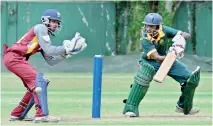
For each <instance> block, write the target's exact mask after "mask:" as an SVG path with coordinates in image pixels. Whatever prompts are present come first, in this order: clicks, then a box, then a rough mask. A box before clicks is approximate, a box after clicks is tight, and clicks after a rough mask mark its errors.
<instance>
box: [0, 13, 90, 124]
mask: <svg viewBox="0 0 213 126" xmlns="http://www.w3.org/2000/svg"><path fill="white" fill-rule="evenodd" d="M41 21H42V23H41V24H37V25H35V26H34V27H33V28H32V29H30V30H29V31H28V32H27V33H26V34H25V35H24V36H23V37H22V38H21V39H20V40H19V41H18V42H16V43H14V44H13V45H12V46H11V47H10V48H8V46H7V45H6V44H5V45H4V55H3V61H4V64H5V66H6V67H7V69H8V70H10V71H11V72H13V73H14V74H15V75H16V76H18V77H19V78H20V79H21V80H22V81H23V84H24V86H25V87H26V88H27V91H26V93H25V95H24V97H23V98H22V100H21V101H20V103H19V105H18V106H17V107H16V108H15V109H14V110H13V111H12V112H11V116H10V120H13V121H14V120H32V119H30V118H27V117H26V114H27V112H28V111H29V110H30V108H31V107H32V106H33V105H34V104H35V108H36V113H35V117H34V119H33V120H34V122H58V121H59V118H57V117H53V116H49V110H48V104H47V85H48V83H49V81H48V80H47V79H45V78H44V75H43V74H42V73H39V72H36V70H35V69H34V68H33V67H32V66H31V65H30V64H29V63H28V61H27V60H28V59H29V57H30V56H31V55H33V54H35V53H37V52H41V54H42V56H43V57H44V59H45V60H46V61H47V63H48V64H49V65H55V64H57V63H59V62H60V61H62V60H64V59H66V58H68V57H71V56H73V55H75V54H78V53H80V52H81V51H83V50H84V49H85V48H86V47H87V44H86V42H85V38H83V37H81V36H80V33H78V32H77V33H76V34H75V36H74V37H73V39H72V40H64V41H63V46H57V47H56V46H53V45H52V44H51V40H50V35H54V32H55V31H57V30H58V29H59V28H60V26H61V25H60V24H61V16H60V13H59V12H58V11H56V10H54V9H47V10H46V11H44V12H43V14H42V16H41Z"/></svg>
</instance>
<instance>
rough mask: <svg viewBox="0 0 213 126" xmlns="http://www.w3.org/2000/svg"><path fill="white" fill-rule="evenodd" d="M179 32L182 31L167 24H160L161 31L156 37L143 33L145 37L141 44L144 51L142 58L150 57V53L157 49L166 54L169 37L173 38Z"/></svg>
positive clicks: (160, 53)
mask: <svg viewBox="0 0 213 126" xmlns="http://www.w3.org/2000/svg"><path fill="white" fill-rule="evenodd" d="M177 34H181V31H179V30H176V29H173V28H171V27H168V26H165V25H163V26H160V32H159V35H158V37H157V38H156V39H154V38H152V37H151V36H150V35H148V34H146V33H143V36H144V37H143V38H142V40H141V44H142V48H143V51H144V52H143V54H142V58H144V59H150V55H151V54H152V53H153V52H155V51H157V52H158V54H159V55H161V56H163V55H166V51H167V42H168V39H169V38H173V37H174V36H176V35H177Z"/></svg>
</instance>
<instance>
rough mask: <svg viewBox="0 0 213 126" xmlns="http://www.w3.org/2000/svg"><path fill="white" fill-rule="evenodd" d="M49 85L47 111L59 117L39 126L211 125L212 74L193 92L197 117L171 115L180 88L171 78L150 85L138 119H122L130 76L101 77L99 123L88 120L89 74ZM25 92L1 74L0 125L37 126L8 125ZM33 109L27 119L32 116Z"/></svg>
mask: <svg viewBox="0 0 213 126" xmlns="http://www.w3.org/2000/svg"><path fill="white" fill-rule="evenodd" d="M46 75H47V76H48V77H49V79H50V81H51V83H50V85H49V87H48V101H49V111H50V114H51V115H54V116H59V117H61V121H60V122H59V123H57V124H42V125H45V126H46V125H89V124H90V125H211V124H212V79H211V76H212V74H210V73H202V74H201V75H202V76H201V77H202V78H201V81H200V85H199V87H198V88H197V89H196V93H195V98H194V105H195V106H196V107H199V108H200V110H201V111H200V113H199V114H197V115H194V116H191V115H190V116H185V115H183V114H179V113H175V112H174V108H175V105H176V102H177V100H178V98H179V95H180V86H179V84H178V83H177V82H175V81H174V80H172V79H171V78H167V79H166V80H165V81H164V83H156V82H152V83H151V86H150V88H149V91H148V92H147V95H146V96H145V98H144V99H143V101H142V102H141V105H140V117H139V118H131V119H129V118H125V117H124V116H123V115H122V110H123V107H124V104H123V103H122V100H123V99H124V98H127V96H128V93H129V86H130V84H131V83H132V82H133V76H134V73H126V74H125V73H119V74H103V83H102V104H101V119H92V118H91V111H92V110H91V103H92V74H91V73H85V74H80V73H77V74H74V73H70V74H68V73H51V74H46ZM24 92H25V88H24V86H23V84H22V83H21V81H20V80H19V79H18V78H17V77H15V75H13V74H8V73H7V74H1V123H2V125H41V124H33V123H32V122H17V121H16V122H10V121H8V118H9V115H10V112H11V110H12V109H13V108H14V107H15V106H16V105H17V103H18V102H19V100H20V99H21V98H22V95H23V94H24ZM34 112H35V110H34V107H33V109H32V110H31V111H30V112H29V115H32V116H33V114H34Z"/></svg>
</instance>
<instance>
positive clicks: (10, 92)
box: [1, 91, 212, 95]
mask: <svg viewBox="0 0 213 126" xmlns="http://www.w3.org/2000/svg"><path fill="white" fill-rule="evenodd" d="M23 93H24V91H2V92H1V94H23ZM101 93H102V94H104V95H122V94H129V92H116V91H115V92H101ZM48 94H60V95H63V94H64V95H67V94H76V95H92V92H89V91H86V92H85V91H82V92H76V91H70V92H62V91H48ZM147 94H148V95H149V94H156V95H166V94H168V95H169V94H170V95H171V94H172V95H174V94H181V92H148V93H147ZM196 94H203V95H212V94H211V92H209V93H206V92H196Z"/></svg>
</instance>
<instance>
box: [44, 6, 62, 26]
mask: <svg viewBox="0 0 213 126" xmlns="http://www.w3.org/2000/svg"><path fill="white" fill-rule="evenodd" d="M50 20H57V21H60V22H61V15H60V13H59V12H58V11H57V10H55V9H47V10H45V11H44V12H43V13H42V15H41V21H42V23H43V24H49V21H50Z"/></svg>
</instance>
